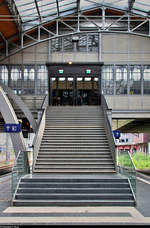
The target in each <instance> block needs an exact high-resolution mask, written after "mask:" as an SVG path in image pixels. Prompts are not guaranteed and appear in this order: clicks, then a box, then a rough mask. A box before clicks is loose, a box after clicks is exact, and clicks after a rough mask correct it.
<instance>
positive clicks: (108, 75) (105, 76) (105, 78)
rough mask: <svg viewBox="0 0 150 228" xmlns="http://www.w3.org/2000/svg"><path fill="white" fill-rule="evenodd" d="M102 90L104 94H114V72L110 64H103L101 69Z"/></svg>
mask: <svg viewBox="0 0 150 228" xmlns="http://www.w3.org/2000/svg"><path fill="white" fill-rule="evenodd" d="M102 91H103V93H104V94H107V95H110V94H111V95H112V94H114V74H113V67H112V66H104V67H103V69H102Z"/></svg>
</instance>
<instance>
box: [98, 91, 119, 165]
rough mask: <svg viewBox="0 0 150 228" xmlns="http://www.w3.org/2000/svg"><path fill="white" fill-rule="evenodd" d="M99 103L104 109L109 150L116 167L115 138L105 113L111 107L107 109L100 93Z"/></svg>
mask: <svg viewBox="0 0 150 228" xmlns="http://www.w3.org/2000/svg"><path fill="white" fill-rule="evenodd" d="M101 103H102V109H103V111H104V123H105V124H104V126H105V128H106V131H107V132H108V134H109V136H110V140H109V146H110V150H111V153H112V157H113V160H114V163H115V168H116V147H117V146H116V143H115V139H114V135H113V132H112V128H111V125H110V121H109V119H108V115H107V111H108V110H112V109H109V108H108V105H107V102H106V100H105V97H104V95H103V94H102V95H101Z"/></svg>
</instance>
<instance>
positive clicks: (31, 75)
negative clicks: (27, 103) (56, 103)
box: [23, 65, 35, 95]
mask: <svg viewBox="0 0 150 228" xmlns="http://www.w3.org/2000/svg"><path fill="white" fill-rule="evenodd" d="M23 79H24V80H23V94H29V95H33V94H35V67H34V66H29V65H25V66H24V70H23Z"/></svg>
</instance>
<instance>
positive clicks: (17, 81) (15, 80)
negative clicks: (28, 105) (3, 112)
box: [10, 65, 22, 95]
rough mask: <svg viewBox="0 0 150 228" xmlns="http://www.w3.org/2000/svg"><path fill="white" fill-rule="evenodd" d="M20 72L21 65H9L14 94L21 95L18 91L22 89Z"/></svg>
mask: <svg viewBox="0 0 150 228" xmlns="http://www.w3.org/2000/svg"><path fill="white" fill-rule="evenodd" d="M21 76H22V72H21V66H19V65H16V66H12V67H11V75H10V77H11V81H10V82H11V83H10V84H11V88H13V89H14V91H16V94H18V95H21V93H20V91H21V90H22V78H21Z"/></svg>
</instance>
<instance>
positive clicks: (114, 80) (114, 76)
mask: <svg viewBox="0 0 150 228" xmlns="http://www.w3.org/2000/svg"><path fill="white" fill-rule="evenodd" d="M113 84H114V91H113V95H116V65H114V68H113Z"/></svg>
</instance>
